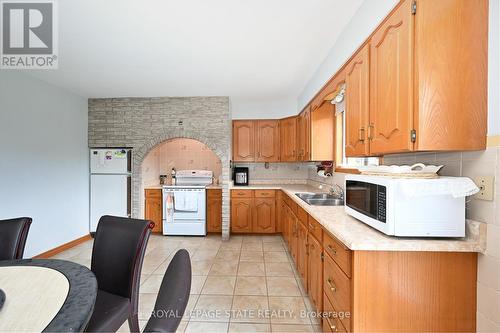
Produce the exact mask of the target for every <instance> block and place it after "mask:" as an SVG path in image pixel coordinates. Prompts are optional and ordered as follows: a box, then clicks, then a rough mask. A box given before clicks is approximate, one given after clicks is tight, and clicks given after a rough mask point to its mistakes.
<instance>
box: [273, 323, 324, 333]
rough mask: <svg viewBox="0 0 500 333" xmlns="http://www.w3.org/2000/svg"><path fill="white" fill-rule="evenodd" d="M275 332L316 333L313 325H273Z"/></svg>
mask: <svg viewBox="0 0 500 333" xmlns="http://www.w3.org/2000/svg"><path fill="white" fill-rule="evenodd" d="M272 330H273V332H283V333H292V332H294V333H295V332H297V333H310V332H315V331H314V329H313V327H312V325H294V324H273V325H272Z"/></svg>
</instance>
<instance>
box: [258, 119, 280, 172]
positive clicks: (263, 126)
mask: <svg viewBox="0 0 500 333" xmlns="http://www.w3.org/2000/svg"><path fill="white" fill-rule="evenodd" d="M255 123H256V134H255V142H256V145H255V153H256V158H255V161H257V162H279V160H280V130H279V121H278V120H258V121H256V122H255Z"/></svg>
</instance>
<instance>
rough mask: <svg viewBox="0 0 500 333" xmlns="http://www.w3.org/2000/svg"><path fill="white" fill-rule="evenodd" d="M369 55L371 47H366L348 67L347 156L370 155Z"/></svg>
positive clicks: (346, 101) (346, 96)
mask: <svg viewBox="0 0 500 333" xmlns="http://www.w3.org/2000/svg"><path fill="white" fill-rule="evenodd" d="M369 53H370V49H369V45H366V46H365V47H363V48H362V49H361V50H360V51H359V52H358V53H357V54H356V55H355V56H354V58H352V59H351V61H350V62H349V63H348V64H347V67H346V94H345V99H346V100H345V103H346V105H345V107H346V110H345V126H346V127H345V136H346V137H345V140H346V142H345V152H346V156H366V155H368V140H367V131H368V128H367V127H368V111H369V102H370V100H369V96H370V91H369V89H370V82H369V79H370V67H369V63H368V62H369Z"/></svg>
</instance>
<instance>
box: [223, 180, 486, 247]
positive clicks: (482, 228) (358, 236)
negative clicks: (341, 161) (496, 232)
mask: <svg viewBox="0 0 500 333" xmlns="http://www.w3.org/2000/svg"><path fill="white" fill-rule="evenodd" d="M232 188H233V189H234V188H238V189H248V190H253V189H279V190H283V191H284V192H285V193H286V194H288V195H289V196H290V197H291V198H292V199H293V200H294V201H295V202H296V203H297V204H298V205H299V206H300V207H302V208H303V209H304V210H305V211H306V212H307V213H308V214H309V215H311V216H312V217H313V218H314V219H315V220H317V221H318V222H319V223H320V224H321V225H322V226H323V227H324V228H325V230H327V231H328V232H329V233H331V234H332V235H333V236H335V237H336V238H337V239H339V240H340V241H341V242H342V243H344V244H345V245H346V246H347V247H348V248H350V249H351V250H366V251H435V252H481V253H483V252H484V251H485V250H486V224H485V223H481V222H476V221H472V220H467V226H466V237H465V238H408V237H393V236H387V235H384V234H383V233H381V232H379V231H378V230H375V229H373V228H371V227H369V226H368V225H366V224H364V223H362V222H360V221H358V220H357V219H355V218H353V217H351V216H350V215H347V214H346V212H345V210H344V207H343V206H337V207H332V206H311V205H308V204H307V203H305V202H304V201H302V200H301V199H300V198H298V197H297V196H296V195H295V193H297V192H316V193H318V192H321V190H319V189H318V188H317V187H313V186H309V185H250V186H235V187H232Z"/></svg>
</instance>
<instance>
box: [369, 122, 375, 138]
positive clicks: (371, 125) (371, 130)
mask: <svg viewBox="0 0 500 333" xmlns="http://www.w3.org/2000/svg"><path fill="white" fill-rule="evenodd" d="M374 129H375V124H374V123H370V125H368V140H370V141H373V130H374Z"/></svg>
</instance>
